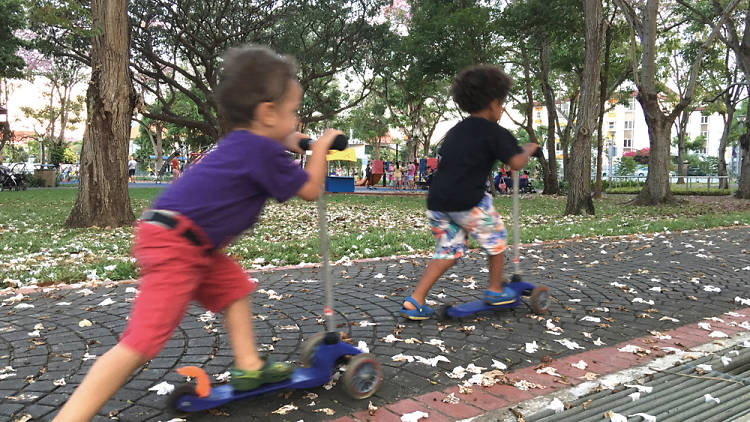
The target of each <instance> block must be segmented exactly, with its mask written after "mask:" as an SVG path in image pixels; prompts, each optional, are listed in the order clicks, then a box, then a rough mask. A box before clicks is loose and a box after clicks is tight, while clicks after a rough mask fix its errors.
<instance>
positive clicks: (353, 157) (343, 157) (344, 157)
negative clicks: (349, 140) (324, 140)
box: [326, 148, 357, 162]
mask: <svg viewBox="0 0 750 422" xmlns="http://www.w3.org/2000/svg"><path fill="white" fill-rule="evenodd" d="M326 161H353V162H356V161H357V154H356V153H355V151H354V148H347V149H345V150H343V151H333V152H331V153H329V154H328V155H326Z"/></svg>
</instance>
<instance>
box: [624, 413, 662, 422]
mask: <svg viewBox="0 0 750 422" xmlns="http://www.w3.org/2000/svg"><path fill="white" fill-rule="evenodd" d="M636 416H640V417H642V418H643V422H656V416H651V415H649V414H648V413H634V414H632V415H628V417H629V418H634V417H636Z"/></svg>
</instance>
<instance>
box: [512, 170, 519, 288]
mask: <svg viewBox="0 0 750 422" xmlns="http://www.w3.org/2000/svg"><path fill="white" fill-rule="evenodd" d="M518 185H519V175H518V171H517V170H513V274H514V275H516V274H520V273H521V268H520V267H521V263H520V262H519V253H520V252H519V247H520V244H521V230H520V229H519V227H518V226H519V224H518V208H519V201H518V198H519V196H520V194H519V186H518Z"/></svg>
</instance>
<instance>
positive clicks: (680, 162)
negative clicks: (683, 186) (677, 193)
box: [677, 109, 690, 183]
mask: <svg viewBox="0 0 750 422" xmlns="http://www.w3.org/2000/svg"><path fill="white" fill-rule="evenodd" d="M689 119H690V112H689V111H688V110H687V109H685V110H684V111H683V112H682V116H681V117H680V122H679V124H678V125H677V175H678V176H680V178H679V179H677V183H685V179H683V178H684V177H686V176H687V164H685V158H686V156H687V147H686V146H685V136H686V135H687V124H688V120H689Z"/></svg>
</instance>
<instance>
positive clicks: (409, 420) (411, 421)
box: [401, 410, 430, 422]
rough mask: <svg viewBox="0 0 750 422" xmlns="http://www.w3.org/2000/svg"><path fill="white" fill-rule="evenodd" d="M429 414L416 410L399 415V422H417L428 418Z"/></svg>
mask: <svg viewBox="0 0 750 422" xmlns="http://www.w3.org/2000/svg"><path fill="white" fill-rule="evenodd" d="M429 417H430V414H429V413H425V412H422V411H420V410H417V411H416V412H411V413H406V414H404V415H401V422H418V421H419V420H420V419H422V418H425V419H426V418H429Z"/></svg>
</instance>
